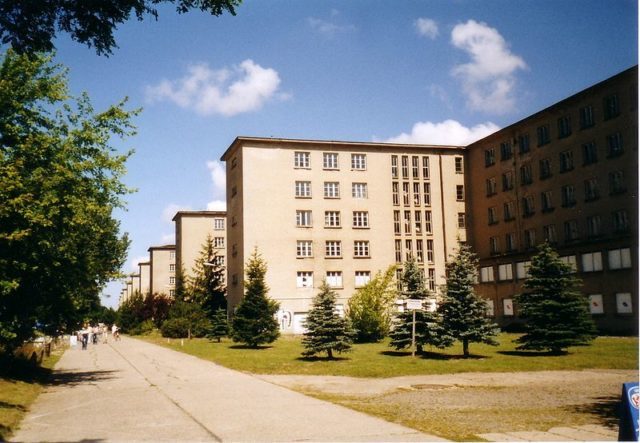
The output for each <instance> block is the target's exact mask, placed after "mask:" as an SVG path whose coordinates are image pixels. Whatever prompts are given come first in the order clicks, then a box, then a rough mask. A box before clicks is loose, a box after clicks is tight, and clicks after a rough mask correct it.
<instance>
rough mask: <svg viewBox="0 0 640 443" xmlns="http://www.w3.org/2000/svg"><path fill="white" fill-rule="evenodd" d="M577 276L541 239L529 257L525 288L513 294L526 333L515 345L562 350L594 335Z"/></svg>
mask: <svg viewBox="0 0 640 443" xmlns="http://www.w3.org/2000/svg"><path fill="white" fill-rule="evenodd" d="M579 285H580V280H579V279H578V278H577V277H576V276H575V275H574V274H573V270H572V269H571V267H570V266H569V265H568V264H566V263H564V262H563V261H562V260H560V257H559V256H558V254H557V253H556V252H555V251H554V250H553V249H552V248H551V246H549V244H548V243H544V244H542V245H540V246H539V247H538V253H537V254H536V255H535V256H534V257H532V258H531V266H530V267H529V275H528V277H527V278H526V279H525V281H524V289H525V291H524V292H523V293H522V294H519V295H518V296H516V301H517V303H518V307H519V308H520V316H521V317H522V318H523V319H525V321H526V326H525V327H526V329H525V334H524V335H522V336H521V337H520V338H518V339H517V340H516V343H519V344H520V345H519V346H518V347H517V349H523V350H536V351H541V350H548V351H550V352H552V353H557V354H559V353H562V352H563V351H564V350H566V349H567V348H568V347H569V346H584V345H587V344H589V342H590V341H591V340H593V339H594V338H595V336H596V328H595V325H594V323H593V319H592V318H591V315H590V314H589V303H588V301H587V299H586V297H585V296H584V295H582V294H581V293H580V292H579V291H578V289H577V288H578V286H579Z"/></svg>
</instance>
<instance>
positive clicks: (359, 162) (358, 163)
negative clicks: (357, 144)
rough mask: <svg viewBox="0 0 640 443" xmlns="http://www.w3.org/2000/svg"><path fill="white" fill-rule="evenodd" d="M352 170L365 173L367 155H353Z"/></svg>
mask: <svg viewBox="0 0 640 443" xmlns="http://www.w3.org/2000/svg"><path fill="white" fill-rule="evenodd" d="M351 169H356V170H359V171H364V170H365V169H367V155H366V154H351Z"/></svg>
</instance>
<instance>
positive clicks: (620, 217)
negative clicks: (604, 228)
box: [611, 209, 629, 234]
mask: <svg viewBox="0 0 640 443" xmlns="http://www.w3.org/2000/svg"><path fill="white" fill-rule="evenodd" d="M611 216H612V219H613V232H614V233H616V234H620V233H624V232H627V231H628V230H629V217H628V215H627V211H626V210H625V209H620V210H617V211H614V212H613V213H612V214H611Z"/></svg>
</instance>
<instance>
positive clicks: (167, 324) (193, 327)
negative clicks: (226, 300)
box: [160, 300, 211, 339]
mask: <svg viewBox="0 0 640 443" xmlns="http://www.w3.org/2000/svg"><path fill="white" fill-rule="evenodd" d="M160 331H161V332H162V335H163V336H164V337H171V338H188V339H191V338H193V337H205V336H207V335H208V334H209V333H210V332H211V321H210V320H209V318H208V317H207V313H206V312H205V310H204V309H202V306H200V305H199V304H198V303H193V302H188V301H182V300H176V301H175V303H173V304H172V305H171V308H169V315H168V318H167V319H166V320H165V321H164V322H163V323H162V326H161V327H160Z"/></svg>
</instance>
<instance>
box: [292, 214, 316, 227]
mask: <svg viewBox="0 0 640 443" xmlns="http://www.w3.org/2000/svg"><path fill="white" fill-rule="evenodd" d="M296 226H300V227H305V228H306V227H310V226H312V220H311V211H307V210H298V211H296Z"/></svg>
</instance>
